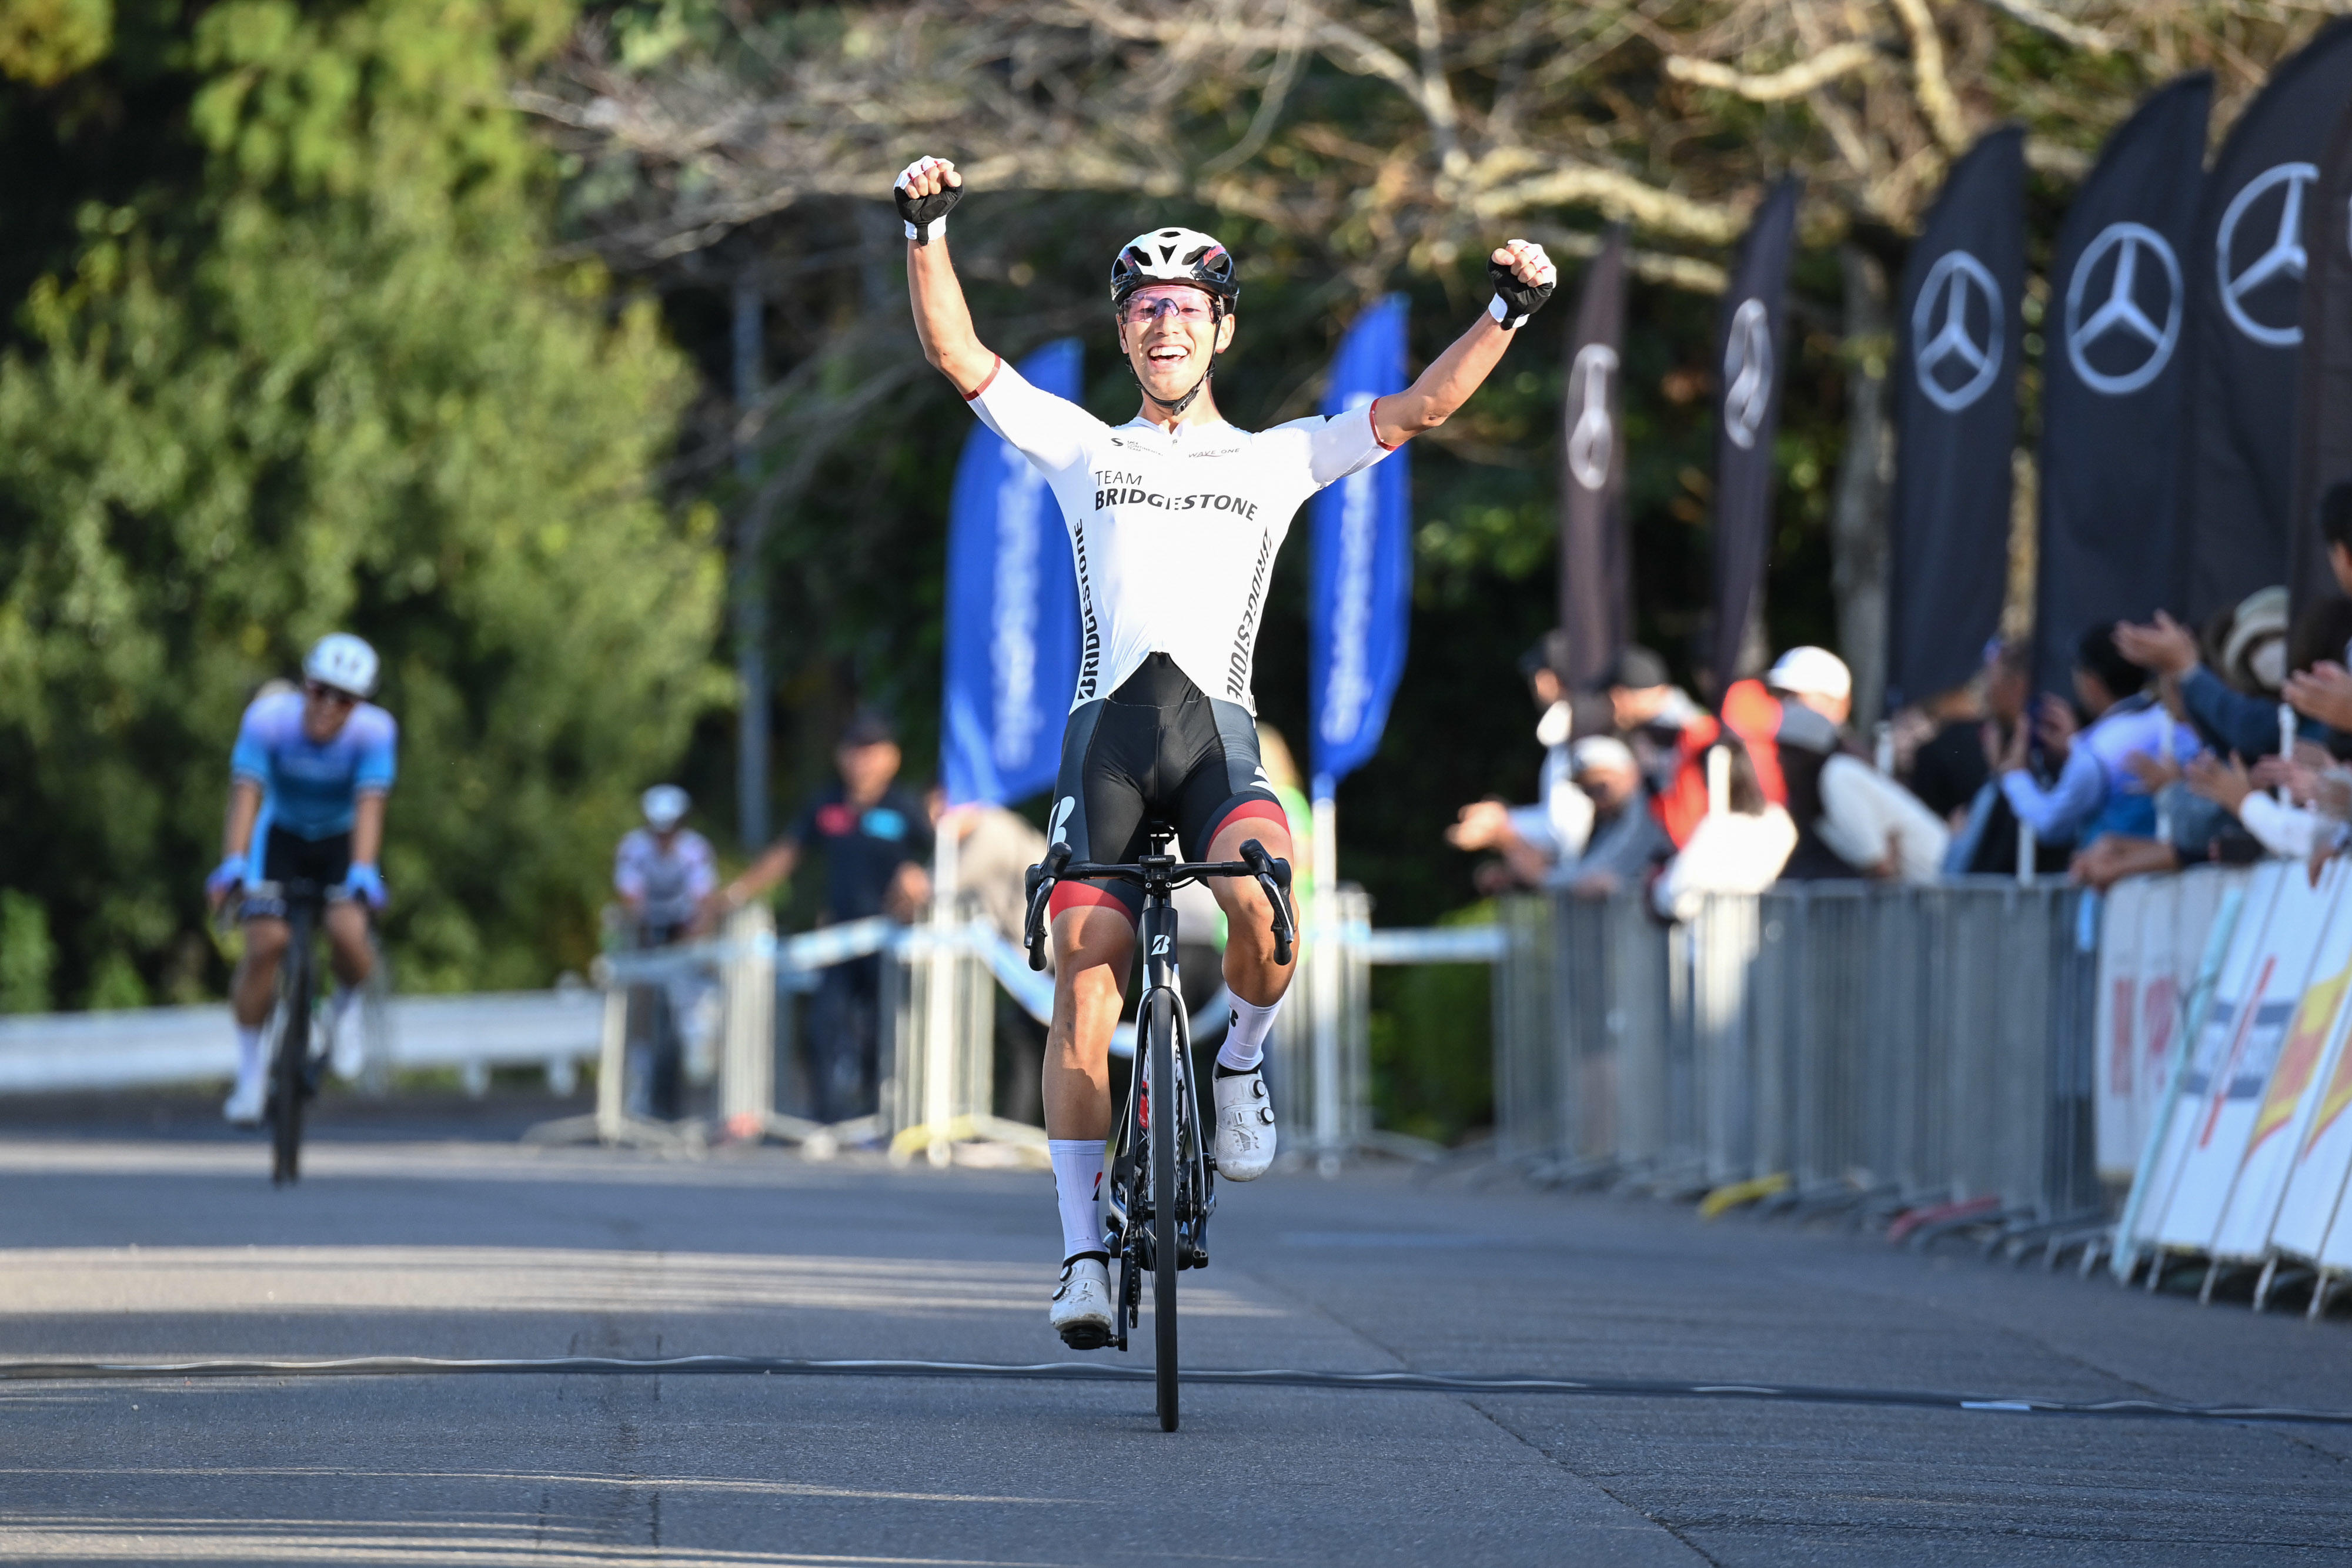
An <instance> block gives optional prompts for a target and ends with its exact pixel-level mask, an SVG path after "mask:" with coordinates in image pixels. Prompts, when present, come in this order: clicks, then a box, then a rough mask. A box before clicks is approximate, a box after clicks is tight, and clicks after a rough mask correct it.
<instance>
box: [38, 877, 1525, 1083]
mask: <svg viewBox="0 0 2352 1568" xmlns="http://www.w3.org/2000/svg"><path fill="white" fill-rule="evenodd" d="M942 941H944V942H945V943H947V944H949V945H950V946H956V947H960V948H961V949H963V950H965V951H967V952H970V953H971V955H972V956H975V957H977V958H979V959H980V960H981V961H982V963H983V964H985V965H986V967H987V968H988V970H989V972H990V973H991V975H992V976H993V977H994V978H995V980H996V981H997V983H998V984H1000V985H1001V986H1003V988H1004V989H1005V990H1006V991H1007V992H1008V993H1009V994H1010V995H1011V996H1012V997H1013V999H1014V1000H1015V1001H1016V1002H1018V1003H1019V1004H1020V1005H1021V1007H1022V1008H1023V1009H1024V1010H1025V1011H1027V1012H1028V1013H1029V1014H1030V1015H1031V1016H1032V1017H1034V1018H1036V1019H1039V1020H1041V1021H1043V1020H1045V1019H1049V1018H1050V1017H1051V1016H1052V1013H1053V997H1054V978H1053V976H1052V975H1051V974H1044V973H1039V972H1037V971H1034V970H1033V969H1031V968H1030V967H1029V960H1028V956H1027V955H1026V954H1025V953H1024V952H1023V951H1022V950H1021V949H1020V948H1019V947H1018V946H1014V945H1013V943H1010V942H1007V941H1006V940H1004V938H1003V936H1000V935H999V934H998V933H997V932H996V931H995V930H994V929H992V927H990V926H988V925H983V924H980V923H978V922H974V923H972V924H971V925H965V926H962V927H960V928H954V929H951V930H950V931H947V932H944V933H942V932H940V931H938V930H936V929H934V928H931V927H926V926H917V927H912V928H909V927H906V926H900V925H896V924H894V923H893V922H891V921H889V920H887V919H883V918H881V917H878V916H877V917H876V918H873V919H868V920H858V921H851V922H847V923H845V924H843V925H833V926H826V927H824V928H823V929H820V930H816V931H810V932H805V933H803V934H802V935H799V936H789V937H782V938H779V937H776V936H772V935H771V934H769V933H767V932H764V931H761V932H756V933H753V934H751V935H748V936H733V937H719V938H714V939H712V940H709V941H705V942H696V943H689V944H683V945H681V946H677V947H669V948H663V949H659V950H656V951H652V952H644V953H616V954H612V955H609V956H605V957H604V958H602V959H600V960H598V962H597V965H596V970H597V978H598V980H599V982H600V983H601V984H603V985H608V986H623V987H625V986H629V985H644V984H648V983H657V982H659V981H662V980H665V979H669V978H673V977H682V976H687V975H696V974H700V975H709V974H712V973H714V972H715V971H719V970H723V969H724V968H725V967H726V966H727V965H728V964H729V963H730V962H731V961H735V960H740V959H742V958H745V957H751V958H755V959H759V960H765V961H770V962H772V963H773V965H774V972H775V975H776V979H777V984H778V986H779V987H780V988H782V989H785V990H793V991H807V990H813V989H814V988H815V987H816V984H817V977H818V973H819V972H820V971H821V970H823V969H824V968H825V967H828V966H830V965H834V964H838V963H842V962H844V961H845V960H848V959H851V958H857V957H863V956H866V955H868V954H871V953H877V952H881V951H883V950H885V949H892V950H897V951H901V952H904V953H906V954H908V956H915V955H919V954H928V953H929V952H931V951H932V950H934V948H935V947H937V946H939V945H940V944H941V943H942ZM1343 941H1344V943H1345V945H1346V946H1349V947H1350V948H1353V949H1355V950H1356V951H1357V952H1358V953H1359V954H1360V957H1361V961H1362V962H1365V963H1369V964H1400V963H1407V964H1409V963H1424V964H1425V963H1493V962H1495V961H1496V960H1497V959H1499V958H1500V957H1501V956H1502V955H1503V953H1504V950H1505V946H1506V938H1505V934H1504V933H1503V932H1502V931H1501V929H1500V928H1498V927H1494V926H1465V927H1460V928H1448V929H1442V930H1426V931H1422V930H1400V931H1373V930H1370V928H1369V927H1360V926H1359V927H1350V928H1346V932H1345V936H1343ZM366 1010H367V1009H364V1008H363V1009H362V1012H365V1011H366ZM1230 1013H1231V1003H1230V1001H1229V999H1228V998H1226V997H1225V995H1224V994H1223V991H1222V990H1220V991H1219V992H1218V994H1217V996H1216V997H1215V998H1214V999H1213V1000H1212V1001H1211V1002H1210V1003H1209V1004H1208V1005H1207V1006H1205V1007H1204V1008H1202V1009H1201V1011H1200V1013H1199V1014H1198V1015H1196V1016H1195V1017H1194V1019H1193V1020H1192V1027H1193V1031H1194V1033H1195V1034H1196V1035H1200V1036H1208V1035H1211V1034H1213V1032H1214V1031H1215V1030H1220V1029H1222V1028H1223V1027H1224V1024H1225V1021H1226V1019H1227V1018H1228V1017H1229V1016H1230ZM605 1028H606V1009H605V1002H604V993H603V991H601V990H600V989H599V988H597V987H594V986H582V985H572V986H565V987H560V988H555V989H552V990H545V991H509V992H490V993H483V994H478V995H470V996H419V997H394V998H390V1000H389V1002H388V1004H387V1005H386V1006H385V1008H384V1009H383V1018H382V1022H381V1025H380V1026H379V1030H380V1032H378V1031H374V1030H372V1035H373V1038H372V1039H371V1040H370V1042H369V1044H370V1053H371V1055H372V1056H373V1057H374V1058H375V1061H376V1064H379V1065H381V1066H383V1067H384V1068H387V1069H389V1070H390V1071H394V1072H402V1071H425V1070H433V1069H456V1070H457V1071H459V1072H461V1073H462V1074H464V1075H465V1077H466V1080H467V1085H468V1087H469V1088H473V1089H477V1090H478V1088H479V1087H480V1086H481V1085H483V1084H485V1083H487V1082H488V1071H489V1070H490V1069H492V1068H501V1067H504V1068H530V1067H536V1068H540V1069H542V1070H543V1071H545V1072H546V1073H547V1076H548V1082H549V1086H550V1088H551V1089H552V1090H553V1091H554V1092H557V1093H564V1094H568V1093H570V1092H571V1091H572V1086H573V1085H574V1084H575V1083H576V1082H578V1074H579V1071H580V1068H581V1065H582V1064H583V1063H588V1062H593V1061H596V1060H597V1057H598V1054H599V1052H600V1051H602V1050H603V1049H604V1033H605ZM1112 1049H1113V1050H1114V1051H1116V1052H1118V1054H1119V1055H1122V1056H1132V1055H1133V1054H1134V1051H1135V1030H1134V1026H1132V1025H1122V1026H1121V1027H1120V1029H1119V1032H1118V1038H1117V1040H1115V1041H1114V1042H1113V1046H1112ZM235 1071H236V1041H235V1039H234V1037H233V1036H232V1034H231V1032H230V1029H229V1022H228V1009H227V1006H226V1003H222V1002H214V1003H210V1004H207V1005H205V1006H201V1007H175V1008H136V1009H123V1010H117V1011H102V1012H79V1013H37V1014H26V1015H22V1016H18V1017H14V1018H6V1017H0V1094H31V1093H58V1092H72V1091H82V1090H115V1089H132V1088H143V1087H153V1086H159V1085H166V1084H176V1083H201V1082H212V1081H225V1080H226V1079H228V1078H229V1077H230V1076H231V1075H232V1074H233V1073H234V1072H235Z"/></svg>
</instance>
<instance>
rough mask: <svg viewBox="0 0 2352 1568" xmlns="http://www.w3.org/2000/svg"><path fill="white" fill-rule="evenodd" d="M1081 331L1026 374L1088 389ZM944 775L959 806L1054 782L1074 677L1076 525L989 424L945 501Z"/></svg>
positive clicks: (1048, 386) (1057, 386)
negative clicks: (1082, 374) (1082, 378)
mask: <svg viewBox="0 0 2352 1568" xmlns="http://www.w3.org/2000/svg"><path fill="white" fill-rule="evenodd" d="M1079 363H1080V350H1079V347H1078V340H1076V338H1064V339H1062V340H1059V341H1058V342H1053V343H1048V344H1046V345H1045V347H1044V348H1042V349H1040V350H1037V351H1036V352H1035V353H1034V354H1032V355H1030V356H1029V357H1028V358H1027V359H1026V360H1024V361H1022V362H1021V374H1022V375H1023V376H1024V378H1026V379H1027V380H1028V381H1029V382H1031V383H1032V384H1033V385H1034V386H1037V387H1039V388H1041V389H1043V390H1044V391H1046V392H1052V393H1053V394H1054V395H1055V396H1056V397H1066V398H1073V399H1075V398H1076V397H1078V396H1079V395H1080V387H1079V381H1078V372H1079ZM947 600H948V601H947V651H946V664H947V668H946V672H945V674H946V679H945V683H944V684H945V687H946V690H945V694H944V695H945V702H944V707H945V710H946V711H945V712H944V714H943V715H942V716H941V723H940V752H941V756H940V775H941V780H942V782H943V783H944V784H945V785H946V787H947V792H948V800H949V802H950V804H952V805H959V806H961V805H966V804H969V803H971V802H973V801H987V802H991V803H993V804H998V805H1002V804H1003V803H1005V802H1007V801H1011V800H1020V799H1021V798H1022V797H1024V796H1025V795H1032V794H1034V793H1035V792H1036V791H1038V790H1040V789H1045V788H1046V787H1047V786H1048V785H1050V784H1052V783H1053V782H1054V769H1055V766H1056V764H1057V763H1058V762H1059V760H1060V758H1061V754H1062V723H1063V719H1064V717H1065V716H1066V715H1067V714H1068V712H1069V708H1070V694H1071V693H1072V692H1073V691H1075V690H1076V687H1077V683H1078V579H1077V569H1076V566H1074V565H1073V564H1072V562H1071V559H1070V539H1069V530H1068V526H1067V525H1066V523H1065V522H1064V521H1063V520H1062V507H1061V503H1059V502H1058V501H1056V500H1055V499H1054V492H1053V491H1052V490H1051V489H1049V488H1048V487H1047V486H1046V484H1045V476H1043V475H1042V474H1040V473H1038V472H1037V470H1036V468H1035V467H1034V465H1031V463H1030V461H1029V459H1027V458H1026V457H1024V456H1023V455H1021V454H1020V453H1018V452H1016V451H1014V450H1013V447H1012V446H1011V445H1009V444H1007V443H1006V442H1005V441H1004V440H1003V437H1001V436H999V435H997V434H995V433H994V432H993V431H991V430H989V429H988V428H987V427H986V426H985V425H975V426H974V427H973V429H972V432H971V435H970V436H969V437H967V438H966V439H965V441H964V445H963V457H962V459H961V461H960V462H958V463H957V465H956V476H955V489H954V490H953V492H952V493H951V495H950V499H949V502H948V583H947Z"/></svg>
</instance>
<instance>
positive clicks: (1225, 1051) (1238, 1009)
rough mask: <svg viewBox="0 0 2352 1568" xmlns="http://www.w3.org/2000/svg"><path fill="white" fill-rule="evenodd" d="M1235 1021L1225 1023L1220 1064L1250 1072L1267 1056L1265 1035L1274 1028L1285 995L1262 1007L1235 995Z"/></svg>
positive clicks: (1218, 1051)
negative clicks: (1275, 1017) (1276, 1015)
mask: <svg viewBox="0 0 2352 1568" xmlns="http://www.w3.org/2000/svg"><path fill="white" fill-rule="evenodd" d="M1233 1002H1234V1021H1233V1022H1232V1023H1230V1024H1228V1025H1227V1026H1226V1027H1225V1043H1224V1044H1223V1045H1221V1046H1219V1047H1218V1048H1217V1065H1218V1066H1220V1067H1222V1068H1223V1069H1225V1070H1226V1071H1229V1072H1249V1071H1255V1069H1256V1067H1257V1064H1258V1063H1259V1062H1261V1061H1265V1037H1266V1036H1267V1035H1269V1034H1272V1033H1273V1032H1274V1015H1275V1014H1276V1013H1278V1012H1280V1011H1281V1010H1282V998H1280V997H1276V998H1274V1000H1272V1001H1270V1002H1268V1003H1266V1005H1265V1006H1264V1007H1260V1006H1258V1005H1257V1004H1256V1003H1255V1002H1245V1001H1244V1000H1242V999H1241V998H1239V997H1235V998H1233Z"/></svg>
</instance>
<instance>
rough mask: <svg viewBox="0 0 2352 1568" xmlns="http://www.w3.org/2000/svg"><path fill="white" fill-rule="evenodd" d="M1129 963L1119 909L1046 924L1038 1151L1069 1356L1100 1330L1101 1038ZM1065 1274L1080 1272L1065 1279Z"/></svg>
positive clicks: (1089, 907)
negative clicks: (1057, 1247) (1057, 1235)
mask: <svg viewBox="0 0 2352 1568" xmlns="http://www.w3.org/2000/svg"><path fill="white" fill-rule="evenodd" d="M1134 956H1135V931H1134V928H1133V927H1132V926H1130V925H1128V923H1127V911H1126V910H1124V909H1118V908H1112V907H1108V906H1105V905H1102V904H1082V905H1080V906H1079V907H1077V908H1075V909H1066V910H1064V911H1063V912H1062V913H1061V914H1059V915H1055V917H1054V1021H1053V1023H1052V1024H1051V1025H1050V1026H1049V1027H1048V1028H1047V1029H1046V1030H1045V1082H1044V1084H1043V1085H1042V1087H1043V1088H1044V1090H1045V1153H1046V1155H1047V1157H1048V1158H1049V1159H1050V1161H1051V1162H1052V1164H1053V1166H1054V1197H1055V1207H1057V1208H1058V1209H1059V1210H1060V1213H1061V1218H1062V1281H1061V1284H1060V1285H1059V1286H1058V1287H1057V1288H1056V1290H1055V1293H1054V1311H1053V1322H1054V1326H1055V1328H1057V1329H1059V1330H1061V1331H1062V1337H1063V1339H1064V1341H1065V1342H1066V1343H1068V1344H1070V1345H1071V1346H1072V1347H1073V1348H1075V1349H1078V1350H1094V1349H1098V1348H1099V1347H1100V1346H1101V1345H1102V1343H1104V1341H1105V1339H1106V1338H1107V1337H1108V1333H1109V1323H1110V1307H1109V1301H1110V1286H1109V1283H1108V1275H1107V1274H1106V1273H1105V1272H1104V1268H1103V1260H1104V1259H1105V1257H1106V1254H1107V1249H1106V1248H1105V1247H1104V1245H1103V1234H1102V1222H1101V1220H1100V1218H1098V1217H1097V1214H1096V1211H1095V1199H1096V1197H1097V1195H1098V1194H1099V1192H1100V1190H1101V1186H1102V1173H1103V1144H1104V1140H1105V1139H1107V1138H1108V1136H1109V1135H1110V1117H1111V1108H1110V1037H1111V1034H1112V1031H1113V1030H1117V1029H1118V1010H1119V999H1120V998H1119V993H1120V990H1121V988H1122V987H1124V985H1125V984H1126V981H1127V967H1128V965H1129V962H1130V961H1131V960H1132V959H1133V958H1134ZM1074 1269H1076V1270H1083V1272H1082V1273H1081V1274H1077V1275H1074V1274H1073V1272H1072V1270H1074ZM1074 1336H1075V1337H1074Z"/></svg>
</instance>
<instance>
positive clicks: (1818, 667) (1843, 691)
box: [1764, 644, 1853, 729]
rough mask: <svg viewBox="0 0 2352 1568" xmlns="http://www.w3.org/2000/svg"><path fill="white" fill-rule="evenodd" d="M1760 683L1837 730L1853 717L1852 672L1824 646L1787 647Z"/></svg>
mask: <svg viewBox="0 0 2352 1568" xmlns="http://www.w3.org/2000/svg"><path fill="white" fill-rule="evenodd" d="M1764 684H1765V685H1768V686H1769V687H1771V688H1772V690H1774V691H1775V692H1778V693H1779V694H1780V695H1781V696H1783V697H1793V698H1795V699H1796V700H1797V701H1798V702H1800V703H1801V704H1803V705H1804V706H1807V707H1809V708H1811V709H1812V710H1813V711H1814V712H1815V713H1817V714H1820V715H1821V716H1822V717H1823V718H1825V719H1827V720H1829V721H1830V723H1832V724H1833V725H1835V726H1837V727H1839V728H1840V729H1843V728H1844V727H1845V721H1846V720H1847V719H1848V718H1850V717H1852V716H1853V671H1852V670H1849V669H1847V668H1846V667H1845V661H1844V660H1843V659H1841V658H1839V657H1838V656H1837V655H1836V654H1835V653H1831V652H1830V651H1829V650H1828V649H1827V648H1816V647H1813V646H1811V644H1807V645H1805V646H1803V647H1798V648H1791V649H1790V650H1789V651H1788V652H1787V653H1783V654H1781V655H1780V657H1779V658H1778V659H1775V660H1774V661H1773V662H1772V668H1771V669H1770V670H1769V671H1768V672H1766V674H1765V676H1764Z"/></svg>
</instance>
